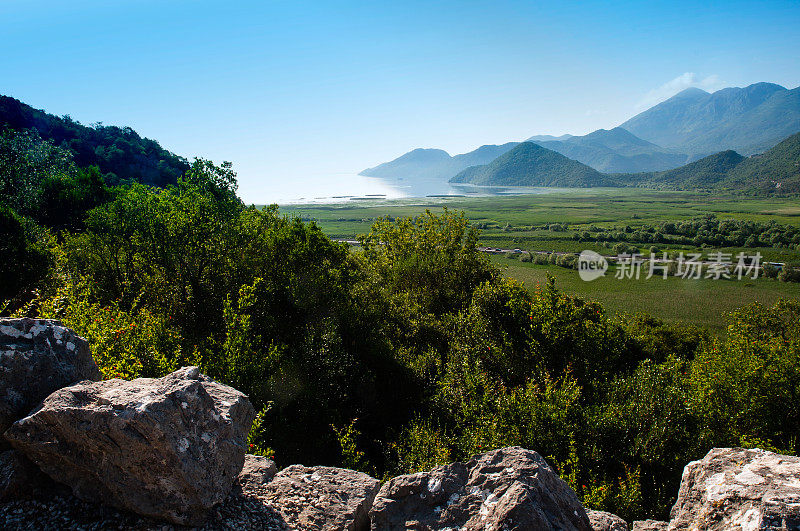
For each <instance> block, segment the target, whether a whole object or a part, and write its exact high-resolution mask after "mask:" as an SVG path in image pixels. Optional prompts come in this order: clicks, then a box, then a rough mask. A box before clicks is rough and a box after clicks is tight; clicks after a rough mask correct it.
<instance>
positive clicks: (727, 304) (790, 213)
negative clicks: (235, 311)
mask: <svg viewBox="0 0 800 531" xmlns="http://www.w3.org/2000/svg"><path fill="white" fill-rule="evenodd" d="M445 206H446V207H447V208H450V209H453V210H460V211H463V212H464V213H465V215H466V216H467V217H468V218H469V219H470V220H471V221H472V222H473V223H474V224H475V225H476V226H478V227H479V228H480V229H481V240H480V243H481V245H485V246H490V247H499V248H503V249H509V248H520V249H523V250H530V251H558V252H574V253H578V252H580V251H582V250H584V249H591V250H594V251H597V252H600V253H601V254H606V255H613V254H614V253H613V252H612V250H611V249H610V248H609V246H606V245H604V244H603V243H600V242H581V241H577V240H576V239H575V238H574V236H575V234H576V233H577V232H579V231H581V230H583V228H584V227H588V226H589V225H594V226H598V227H605V228H609V227H622V226H630V227H632V228H634V229H635V228H636V227H637V226H640V225H642V224H654V223H659V222H662V221H684V220H688V219H691V218H694V217H699V216H703V215H706V214H715V215H716V216H717V217H719V218H721V219H724V218H736V219H741V220H752V221H761V222H764V221H770V220H774V221H775V222H777V223H782V224H790V225H794V226H800V205H798V203H797V199H796V198H768V199H766V198H752V197H743V196H734V195H721V194H707V193H697V192H676V191H654V190H643V189H571V190H554V191H553V192H552V193H547V194H539V195H524V196H493V197H454V198H447V199H444V198H425V199H404V200H395V201H381V202H375V203H374V204H370V205H364V204H355V205H354V204H347V203H345V204H340V205H291V206H283V207H281V211H282V212H283V213H285V214H291V215H297V216H300V217H302V218H303V219H304V220H313V221H315V222H317V223H318V224H319V226H320V227H321V228H322V229H323V230H324V231H325V232H326V234H328V235H329V236H330V237H332V238H343V239H352V238H355V237H356V236H357V235H358V234H363V233H366V232H368V231H369V228H370V225H371V224H372V222H373V221H374V220H375V219H377V218H379V217H381V216H392V217H403V216H415V215H418V214H421V213H423V212H425V210H426V209H431V210H438V209H440V208H441V207H445ZM548 224H559V225H566V227H564V228H565V229H566V230H550V229H549V228H547V229H545V228H542V227H543V226H545V225H548ZM532 225H533V226H539V227H536V228H534V229H533V230H531V226H532ZM659 248H660V249H662V250H687V251H690V250H692V251H697V252H703V253H707V252H709V251H711V250H712V249H710V248H705V249H701V248H695V247H691V246H689V247H686V246H683V247H681V246H676V245H660V246H659ZM713 250H715V251H716V250H720V251H723V252H726V253H732V254H734V255H735V253H737V252H739V251H745V252H746V253H747V254H754V253H755V252H756V251H758V252H760V253H761V255H762V257H763V260H768V261H776V262H797V261H799V260H800V251H798V250H795V249H776V248H772V247H757V248H750V249H744V248H736V247H726V248H720V249H713ZM641 251H642V252H643V253H648V252H649V251H648V249H647V247H643V248H642V249H641ZM492 260H493V261H494V262H495V263H497V264H498V265H501V266H503V267H504V271H505V274H506V275H507V276H509V277H512V278H515V279H517V280H519V281H521V282H524V283H525V284H526V286H528V287H529V288H531V289H532V288H533V287H534V286H535V284H536V283H537V282H540V283H543V282H544V281H545V279H546V274H547V272H550V274H552V275H553V276H554V277H555V278H556V285H557V286H558V288H559V289H561V290H562V291H563V292H565V293H569V294H573V295H579V296H582V297H584V298H587V299H591V300H596V301H598V302H600V303H602V304H603V305H604V306H605V307H606V308H607V310H608V311H609V312H610V313H611V314H614V315H618V316H624V315H625V314H626V313H629V314H630V313H636V312H645V313H649V314H651V315H654V316H656V317H659V318H661V319H664V320H665V321H669V322H684V323H691V324H697V325H700V326H705V327H708V328H710V329H712V330H715V331H717V332H718V331H721V330H722V329H723V328H724V326H725V318H724V314H725V313H726V312H730V311H732V310H734V309H736V308H738V307H740V306H743V305H745V304H749V303H751V302H755V301H758V302H761V303H763V304H768V305H769V304H772V303H774V302H775V301H776V300H778V299H779V298H781V297H791V298H800V284H796V283H787V282H778V281H775V280H770V279H757V280H742V281H725V280H710V279H700V280H684V279H681V278H669V279H667V280H664V279H651V280H649V281H646V280H644V279H642V280H617V279H615V278H613V274H608V275H607V276H606V277H603V278H601V279H598V280H595V281H593V282H584V281H582V280H581V279H580V277H579V276H578V274H577V271H575V270H571V269H565V268H562V267H558V266H554V265H535V264H531V263H524V262H520V261H519V260H509V259H507V258H505V257H503V256H492Z"/></svg>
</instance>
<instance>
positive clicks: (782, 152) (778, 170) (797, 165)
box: [730, 133, 800, 193]
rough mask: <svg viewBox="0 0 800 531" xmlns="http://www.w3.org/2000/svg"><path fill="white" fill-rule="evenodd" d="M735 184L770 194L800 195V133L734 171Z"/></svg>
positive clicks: (745, 161)
mask: <svg viewBox="0 0 800 531" xmlns="http://www.w3.org/2000/svg"><path fill="white" fill-rule="evenodd" d="M730 181H731V183H732V184H733V185H735V186H738V187H742V188H746V189H747V188H753V189H756V190H758V191H762V192H768V193H798V192H800V133H797V134H796V135H792V136H790V137H789V138H787V139H786V140H784V141H782V142H781V143H780V144H778V145H777V146H775V147H773V148H771V149H770V150H768V151H767V152H766V153H764V154H761V155H754V156H752V157H750V158H748V159H745V160H744V161H742V163H741V164H739V165H738V166H736V167H735V168H734V169H733V170H731V172H730Z"/></svg>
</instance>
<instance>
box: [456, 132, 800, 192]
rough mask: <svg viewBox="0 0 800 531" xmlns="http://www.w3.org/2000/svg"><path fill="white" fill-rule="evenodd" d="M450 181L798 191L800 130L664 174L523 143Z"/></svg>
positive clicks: (560, 185)
mask: <svg viewBox="0 0 800 531" xmlns="http://www.w3.org/2000/svg"><path fill="white" fill-rule="evenodd" d="M450 182H451V183H469V184H475V185H498V186H499V185H505V186H556V187H568V188H578V187H590V186H641V187H647V188H667V189H675V190H698V189H702V190H736V191H745V192H756V193H768V194H794V193H800V133H796V134H794V135H792V136H790V137H789V138H786V139H785V140H783V141H782V142H780V143H779V144H778V145H776V146H774V147H772V148H771V149H769V150H767V152H765V153H763V154H758V155H752V156H750V157H745V156H743V155H741V154H739V153H737V152H736V151H733V150H727V151H721V152H719V153H715V154H713V155H709V156H707V157H703V158H702V159H700V160H697V161H694V162H691V163H689V164H686V165H684V166H681V167H678V168H674V169H671V170H666V171H660V172H643V173H627V174H620V173H615V174H605V173H600V172H598V171H597V170H594V169H593V168H590V167H589V166H586V165H585V164H581V163H580V162H577V161H575V160H571V159H568V158H567V157H565V156H563V155H561V154H559V153H556V152H555V151H552V150H549V149H547V148H544V147H542V146H540V145H538V144H536V143H533V142H524V143H522V144H520V145H518V146H517V147H515V148H514V149H512V150H511V151H509V152H508V153H505V154H504V155H501V156H500V157H498V158H497V159H495V160H494V161H492V162H491V163H489V164H485V165H483V166H474V167H471V168H467V169H466V170H464V171H462V172H461V173H459V174H458V175H456V176H455V177H453V178H452V179H451V180H450Z"/></svg>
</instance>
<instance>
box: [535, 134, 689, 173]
mask: <svg viewBox="0 0 800 531" xmlns="http://www.w3.org/2000/svg"><path fill="white" fill-rule="evenodd" d="M540 136H542V135H540ZM533 138H537V137H533ZM531 141H532V142H536V143H537V144H539V145H540V146H543V147H546V148H547V149H552V150H553V151H556V152H558V153H561V154H562V155H564V156H566V157H569V158H571V159H575V160H577V161H578V162H582V163H584V164H586V165H588V166H591V167H592V168H594V169H596V170H598V171H603V172H611V173H624V172H639V171H658V170H666V169H669V168H674V167H676V166H680V165H681V164H685V163H686V162H687V161H688V160H689V156H688V155H685V154H682V153H676V152H674V151H670V150H667V149H664V148H662V147H660V146H657V145H655V144H653V143H652V142H648V141H647V140H642V139H641V138H639V137H637V136H635V135H633V134H631V133H630V132H629V131H626V130H625V129H623V128H621V127H615V128H614V129H611V130H606V129H598V130H597V131H595V132H593V133H589V134H588V135H585V136H570V137H568V138H566V139H564V140H531Z"/></svg>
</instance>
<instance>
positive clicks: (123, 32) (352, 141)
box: [0, 0, 800, 202]
mask: <svg viewBox="0 0 800 531" xmlns="http://www.w3.org/2000/svg"><path fill="white" fill-rule="evenodd" d="M231 4H233V6H232V5H231ZM0 22H1V23H2V31H0V49H2V50H3V53H2V54H0V72H2V73H1V74H0V93H2V94H6V95H10V96H13V97H16V98H18V99H20V100H22V101H24V102H26V103H28V104H30V105H33V106H34V107H37V108H41V109H44V110H46V111H48V112H51V113H54V114H58V115H63V114H69V115H71V116H72V117H73V118H74V119H76V120H79V121H81V122H82V123H86V124H89V123H94V122H97V121H102V122H103V123H105V124H115V125H129V126H131V127H133V128H134V129H136V130H137V131H138V132H139V133H140V134H142V135H144V136H148V137H150V138H155V139H157V140H158V141H159V142H160V143H161V144H162V145H163V146H164V147H166V148H168V149H170V150H172V151H174V152H176V153H179V154H181V155H184V156H187V157H193V156H203V157H206V158H211V159H212V160H215V161H222V160H231V161H233V162H234V167H235V168H236V169H237V170H238V172H239V180H240V192H241V194H242V195H243V196H244V198H245V199H246V200H249V201H254V202H268V201H270V200H271V197H272V196H274V195H275V194H276V193H277V190H280V189H285V188H286V187H287V186H294V187H297V186H303V183H304V182H305V181H304V180H305V179H307V178H309V176H316V177H317V178H319V176H328V175H330V176H331V177H330V178H331V179H335V178H336V175H337V174H341V173H347V172H352V173H355V172H358V171H360V170H361V169H363V168H365V167H368V166H372V165H375V164H377V163H379V162H383V161H386V160H389V159H392V158H394V157H396V156H398V155H401V154H402V153H404V152H406V151H408V150H410V149H413V148H415V147H439V148H443V149H446V150H448V151H449V152H450V153H451V154H455V153H461V152H465V151H469V150H472V149H474V148H475V147H477V146H479V145H481V144H487V143H501V142H506V141H510V140H521V139H524V138H526V137H528V136H531V135H533V134H545V133H550V134H561V133H572V134H583V133H587V132H590V131H592V130H594V129H597V128H600V127H605V128H608V127H613V126H615V125H618V124H619V123H621V122H622V121H624V120H626V119H627V118H629V117H630V116H632V115H634V114H636V113H637V112H639V111H640V110H642V109H643V108H646V107H647V106H648V105H651V104H653V103H656V102H657V101H659V100H661V99H664V98H666V97H669V96H670V95H672V94H673V93H675V92H677V91H679V90H680V89H682V88H686V87H687V86H700V87H702V88H706V89H707V90H716V89H719V88H722V87H725V86H744V85H748V84H750V83H754V82H757V81H770V82H775V83H779V84H782V85H784V86H786V87H789V88H794V87H796V86H798V85H800V51H799V50H800V2H797V1H786V2H779V1H767V2H735V1H734V2H731V1H727V2H681V1H677V2H676V1H672V2H663V3H662V2H613V1H601V2H503V1H494V2H469V1H466V2H464V1H461V2H432V1H428V2H302V1H294V2H263V1H262V2H251V1H240V2H220V1H215V2H212V1H203V0H160V1H155V0H136V1H127V0H114V1H108V0H103V1H94V0H92V1H90V0H73V1H70V2H63V1H44V0H2V1H0ZM325 178H327V177H325Z"/></svg>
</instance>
